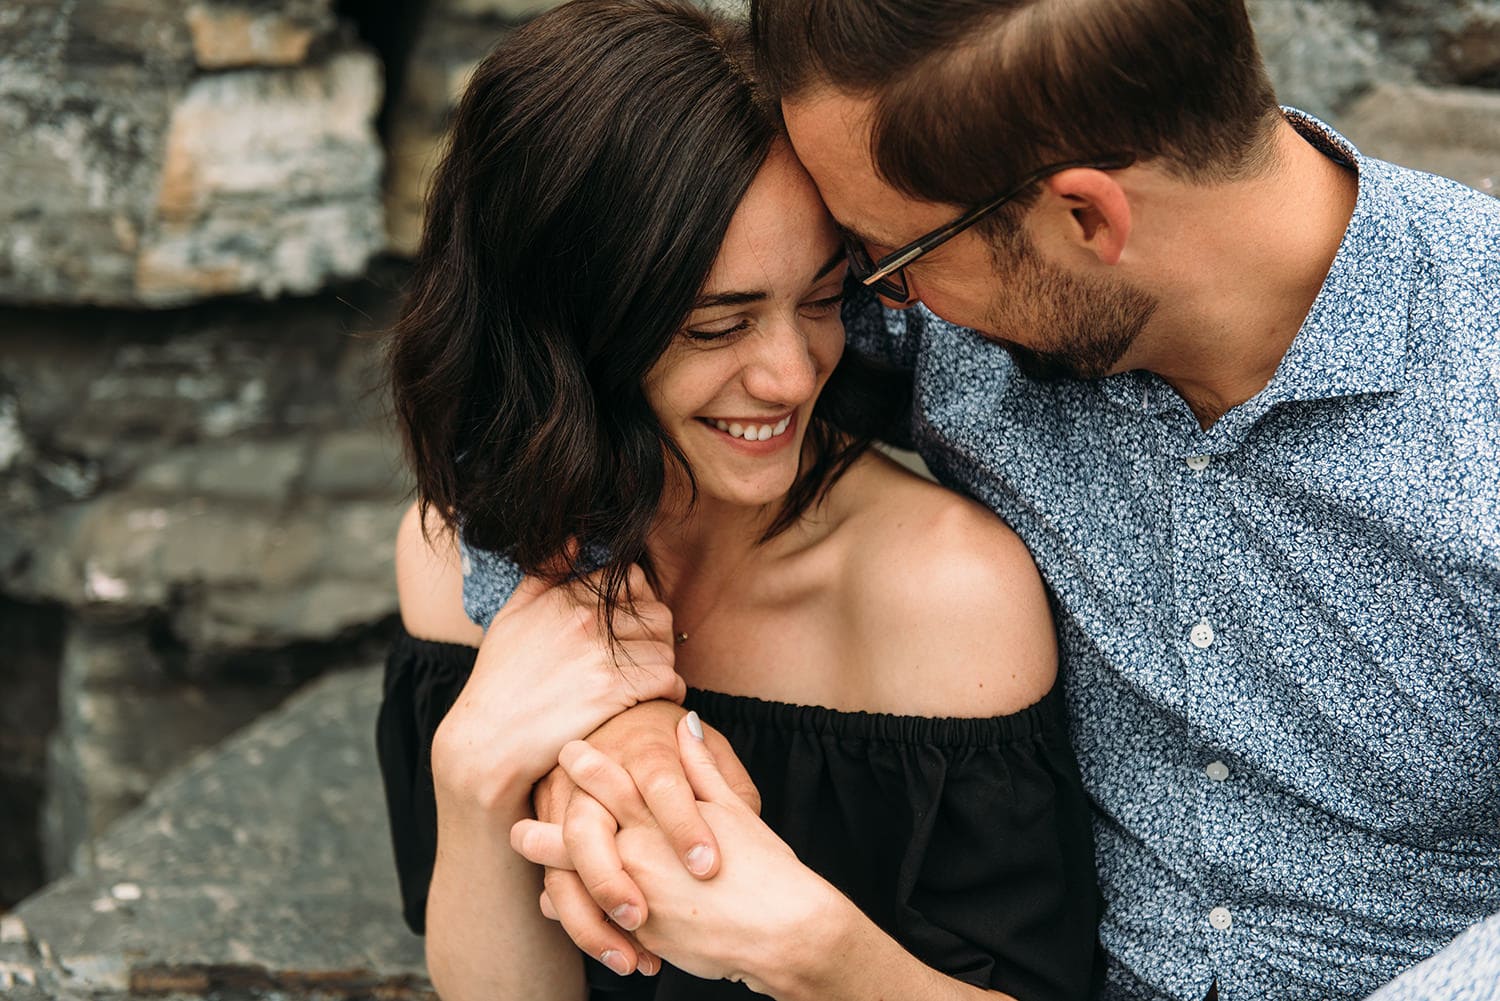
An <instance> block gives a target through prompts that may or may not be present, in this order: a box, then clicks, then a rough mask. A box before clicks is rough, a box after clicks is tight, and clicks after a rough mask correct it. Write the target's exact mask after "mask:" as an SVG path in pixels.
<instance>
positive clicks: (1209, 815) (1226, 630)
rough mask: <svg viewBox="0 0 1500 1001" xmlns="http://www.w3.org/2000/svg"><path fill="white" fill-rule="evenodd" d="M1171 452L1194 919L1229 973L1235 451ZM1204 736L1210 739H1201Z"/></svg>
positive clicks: (1214, 966)
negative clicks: (1230, 513)
mask: <svg viewBox="0 0 1500 1001" xmlns="http://www.w3.org/2000/svg"><path fill="white" fill-rule="evenodd" d="M1173 437H1174V438H1175V441H1174V443H1173V444H1172V446H1171V447H1170V448H1169V449H1168V450H1167V452H1166V461H1167V463H1168V466H1169V469H1168V471H1169V475H1168V476H1167V477H1166V479H1167V482H1169V483H1170V484H1171V489H1172V505H1171V508H1172V531H1173V551H1172V560H1173V566H1172V578H1173V584H1174V603H1173V615H1174V616H1175V620H1174V621H1172V622H1170V623H1166V624H1165V627H1166V628H1165V630H1164V631H1165V633H1166V634H1167V635H1168V636H1170V637H1172V638H1173V644H1174V647H1175V649H1176V653H1177V656H1179V657H1180V658H1181V660H1182V662H1183V665H1184V677H1185V679H1186V685H1187V687H1186V693H1185V707H1186V710H1187V715H1188V722H1189V724H1190V725H1189V727H1188V728H1187V729H1186V731H1185V732H1186V733H1187V734H1188V735H1189V739H1190V741H1191V743H1190V746H1188V747H1185V748H1184V749H1183V760H1182V766H1183V768H1184V775H1183V776H1182V791H1183V792H1182V794H1183V795H1184V796H1186V797H1188V798H1189V801H1190V811H1191V813H1192V814H1193V816H1194V817H1195V819H1196V831H1195V832H1194V833H1195V835H1196V842H1195V843H1196V849H1197V851H1196V854H1197V856H1198V858H1197V865H1198V868H1199V870H1200V872H1201V878H1200V880H1199V884H1200V892H1199V894H1198V895H1197V898H1196V900H1195V903H1194V906H1195V907H1196V908H1197V909H1198V912H1199V913H1197V914H1195V915H1193V916H1192V919H1191V923H1192V925H1193V926H1194V927H1196V928H1197V929H1198V935H1197V941H1198V942H1199V943H1200V949H1201V952H1202V954H1203V955H1204V956H1205V957H1206V960H1207V965H1208V967H1209V969H1210V971H1212V972H1214V973H1215V974H1216V975H1218V976H1220V977H1222V976H1223V975H1224V972H1225V971H1226V970H1228V969H1230V968H1231V966H1232V965H1233V954H1234V942H1235V938H1236V932H1235V907H1234V901H1233V900H1231V899H1230V895H1229V887H1228V885H1227V884H1226V881H1225V880H1224V879H1223V875H1224V872H1225V868H1224V862H1225V854H1224V853H1225V841H1226V838H1227V836H1228V835H1229V832H1227V831H1226V830H1225V829H1224V817H1225V810H1224V809H1223V797H1224V795H1225V794H1226V791H1227V785H1228V784H1229V783H1231V782H1233V781H1234V775H1233V770H1232V768H1231V765H1230V762H1229V755H1228V754H1227V753H1226V752H1225V751H1224V750H1223V748H1224V746H1225V743H1227V738H1228V737H1229V735H1228V734H1224V735H1221V736H1220V738H1219V742H1218V743H1217V746H1216V740H1215V734H1214V732H1213V728H1214V726H1216V725H1218V723H1219V721H1222V720H1224V719H1225V718H1226V717H1227V714H1226V713H1224V712H1221V711H1219V707H1218V704H1217V699H1218V697H1219V696H1218V692H1219V688H1218V678H1219V675H1220V668H1221V665H1222V664H1223V662H1224V660H1225V658H1226V657H1228V656H1229V649H1228V644H1229V642H1230V640H1231V638H1232V635H1233V630H1234V626H1235V624H1234V623H1232V622H1229V621H1227V620H1226V618H1225V613H1226V609H1227V607H1228V606H1227V604H1226V603H1225V602H1224V601H1222V600H1221V590H1222V588H1221V585H1220V581H1221V579H1222V576H1221V573H1220V572H1219V571H1218V569H1217V568H1221V567H1222V566H1223V562H1224V559H1225V556H1226V554H1225V553H1223V552H1221V551H1220V550H1221V549H1222V547H1223V543H1222V541H1221V540H1222V537H1223V536H1222V532H1220V531H1217V530H1216V529H1218V528H1219V527H1220V525H1221V523H1222V517H1221V516H1220V514H1219V505H1218V504H1217V503H1216V502H1215V496H1216V490H1217V484H1218V476H1217V467H1220V466H1222V465H1223V464H1224V463H1225V462H1227V461H1229V458H1230V457H1229V456H1228V455H1224V454H1215V451H1214V448H1213V446H1211V445H1210V443H1209V442H1208V440H1207V436H1205V435H1203V434H1201V433H1193V434H1192V435H1190V436H1189V437H1188V439H1187V440H1186V441H1184V440H1183V439H1182V438H1180V437H1176V436H1173ZM1195 734H1202V735H1203V741H1202V742H1201V743H1200V742H1199V741H1197V740H1195V739H1193V735H1195ZM1232 993H1233V992H1232V987H1231V985H1226V984H1221V985H1220V997H1221V998H1223V999H1224V1001H1229V998H1230V996H1231V995H1232Z"/></svg>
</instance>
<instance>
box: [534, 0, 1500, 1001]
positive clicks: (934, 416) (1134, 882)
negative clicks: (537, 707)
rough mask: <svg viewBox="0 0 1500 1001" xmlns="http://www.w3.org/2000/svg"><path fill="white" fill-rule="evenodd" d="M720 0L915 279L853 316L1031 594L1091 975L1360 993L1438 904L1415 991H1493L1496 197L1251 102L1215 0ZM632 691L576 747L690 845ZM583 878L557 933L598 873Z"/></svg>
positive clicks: (692, 829)
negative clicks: (1073, 771)
mask: <svg viewBox="0 0 1500 1001" xmlns="http://www.w3.org/2000/svg"><path fill="white" fill-rule="evenodd" d="M752 18H753V24H754V29H755V34H756V41H757V44H758V46H759V49H760V53H761V56H762V59H763V63H764V66H765V68H766V73H765V76H766V80H767V83H768V85H769V86H770V87H771V88H772V89H773V90H774V91H775V93H776V96H777V97H778V98H779V99H780V100H781V102H782V107H783V110H784V113H785V118H786V123H787V128H788V132H789V135H790V137H791V140H792V143H793V146H794V147H795V149H796V151H797V153H798V155H799V157H801V159H802V160H803V162H804V163H805V165H806V166H807V168H808V170H809V172H810V173H811V174H812V176H813V178H814V179H815V181H816V182H817V184H818V186H819V189H820V190H821V192H822V194H823V197H824V199H825V201H826V202H827V204H828V207H829V209H830V210H831V211H832V213H833V214H834V216H835V217H836V218H837V219H838V221H839V222H840V224H841V225H842V226H843V227H844V229H845V230H846V231H847V233H848V234H849V242H850V252H851V259H852V260H853V262H854V265H855V272H856V275H857V276H859V277H860V278H862V279H863V280H864V281H865V282H866V284H867V285H869V286H871V287H872V288H873V289H874V290H876V291H877V292H879V293H880V294H881V296H882V297H884V298H885V299H886V301H887V303H888V304H889V305H892V306H903V307H913V306H914V304H917V303H920V305H915V308H909V309H908V310H907V311H906V312H905V313H904V314H903V313H900V312H892V311H882V310H880V309H878V308H876V307H874V305H873V303H866V304H864V305H863V306H859V305H856V307H855V308H853V309H851V311H850V312H849V314H848V315H847V316H846V320H847V322H848V326H849V330H850V337H851V345H852V346H854V347H855V348H857V349H863V350H866V351H870V352H873V353H875V354H878V355H881V356H883V357H885V358H887V359H888V360H892V361H896V362H898V363H902V364H906V365H908V366H910V367H912V368H913V370H914V372H915V378H916V385H917V400H918V408H917V412H916V413H915V414H914V416H913V437H914V441H915V444H916V445H917V447H918V448H919V449H920V451H921V452H922V454H923V455H924V457H925V458H926V459H927V461H928V464H929V465H930V466H931V468H932V469H933V471H934V472H935V474H936V475H937V476H938V478H939V479H941V480H942V481H944V482H945V483H947V484H949V485H952V486H954V487H957V488H959V489H962V490H965V491H967V492H969V493H971V494H972V495H974V496H976V497H978V498H979V499H981V500H983V501H984V502H986V503H987V504H989V505H990V506H991V507H992V508H993V509H994V510H995V511H996V512H997V513H998V514H999V515H1000V516H1002V517H1003V518H1005V519H1006V520H1007V521H1008V522H1009V523H1010V524H1011V525H1012V526H1013V527H1014V528H1015V529H1016V531H1017V532H1018V533H1019V534H1020V535H1021V537H1022V538H1023V539H1024V540H1025V541H1026V543H1027V545H1028V546H1029V548H1030V549H1031V550H1032V553H1033V555H1034V556H1035V558H1036V560H1037V563H1038V565H1039V566H1040V567H1041V570H1042V572H1043V575H1044V577H1045V578H1046V580H1047V583H1048V585H1049V587H1050V589H1051V590H1052V592H1053V596H1054V599H1055V603H1056V612H1057V621H1058V627H1059V630H1060V637H1061V642H1062V650H1063V655H1064V664H1065V672H1066V685H1067V692H1068V697H1069V704H1070V711H1071V714H1072V719H1073V721H1074V731H1073V732H1074V738H1075V741H1076V743H1077V749H1078V754H1079V759H1080V764H1081V766H1082V768H1083V774H1084V778H1085V782H1086V784H1087V785H1088V788H1089V791H1090V794H1091V795H1092V797H1093V798H1094V803H1095V806H1096V824H1095V834H1096V841H1097V852H1098V858H1099V868H1100V876H1101V881H1102V885H1103V889H1104V893H1105V898H1106V902H1107V908H1106V914H1105V918H1104V922H1103V926H1102V928H1101V937H1102V940H1103V943H1104V946H1105V948H1106V950H1107V952H1108V953H1109V956H1110V960H1111V962H1110V970H1109V984H1108V987H1107V989H1106V996H1107V997H1110V998H1174V999H1184V1001H1185V999H1196V998H1202V997H1205V995H1207V996H1210V997H1212V996H1215V994H1217V996H1219V997H1223V998H1225V999H1238V998H1250V997H1255V998H1268V999H1292V998H1335V997H1337V998H1357V997H1363V996H1365V995H1367V994H1369V993H1370V991H1372V990H1374V989H1376V988H1377V987H1378V986H1379V985H1380V984H1382V983H1383V982H1385V981H1387V980H1390V979H1391V978H1392V977H1394V976H1396V975H1397V974H1398V973H1399V972H1400V971H1402V970H1403V969H1405V968H1407V967H1411V966H1412V965H1414V964H1416V963H1418V962H1419V961H1421V960H1422V959H1423V958H1424V957H1427V956H1429V955H1431V954H1433V953H1438V952H1440V951H1441V950H1442V949H1443V948H1444V946H1445V945H1446V944H1447V943H1448V942H1450V940H1453V939H1455V937H1457V936H1460V935H1461V934H1462V933H1464V932H1465V929H1470V928H1471V926H1473V927H1472V930H1470V931H1469V932H1468V933H1467V934H1466V935H1464V937H1463V939H1462V941H1461V943H1459V944H1458V945H1457V946H1455V951H1454V952H1453V953H1451V954H1449V957H1448V958H1445V957H1444V956H1441V955H1440V956H1438V957H1437V958H1436V959H1434V960H1433V961H1432V962H1431V963H1429V964H1427V965H1425V966H1424V967H1423V970H1425V971H1426V974H1425V975H1426V976H1427V977H1428V979H1427V980H1425V981H1424V982H1426V983H1433V982H1443V983H1444V984H1446V986H1445V987H1444V988H1443V989H1442V990H1443V993H1442V994H1441V995H1440V996H1445V997H1466V998H1481V997H1495V996H1500V993H1497V992H1500V989H1497V988H1496V987H1495V984H1496V983H1497V982H1500V970H1497V967H1500V958H1497V954H1500V921H1495V920H1491V921H1489V922H1487V923H1481V922H1484V919H1485V918H1486V916H1487V915H1490V914H1493V913H1496V912H1500V527H1497V525H1500V461H1497V460H1500V203H1497V202H1495V201H1493V200H1491V199H1489V198H1487V197H1485V196H1481V195H1479V194H1477V193H1474V192H1471V191H1468V190H1467V189H1463V188H1461V187H1460V186H1458V185H1456V184H1453V183H1451V182H1447V181H1442V180H1439V179H1435V178H1431V177H1428V176H1426V175H1421V174H1417V173H1415V172H1411V171H1407V170H1403V169H1401V168H1397V167H1393V166H1391V165H1389V164H1384V163H1380V162H1378V161H1374V160H1370V159H1367V158H1364V157H1362V156H1361V155H1360V154H1359V153H1358V152H1357V151H1356V150H1355V149H1354V148H1353V147H1352V146H1350V145H1349V144H1348V143H1347V142H1346V141H1345V140H1343V139H1342V138H1341V137H1339V136H1337V135H1336V134H1334V133H1333V132H1332V131H1331V130H1329V129H1328V128H1327V127H1326V126H1324V125H1322V124H1321V123H1319V122H1317V121H1315V120H1313V119H1311V118H1309V117H1307V116H1305V115H1302V114H1300V113H1297V112H1292V111H1286V112H1283V111H1280V110H1279V109H1277V107H1276V105H1275V101H1274V97H1273V94H1272V90H1271V87H1270V85H1269V83H1268V82H1267V79H1266V76H1265V73H1264V70H1263V68H1262V66H1261V63H1260V60H1259V56H1258V54H1257V52H1256V49H1255V44H1254V38H1253V35H1252V33H1251V29H1250V26H1249V21H1248V18H1247V17H1246V14H1245V11H1244V8H1243V4H1242V3H1240V2H1238V0H1132V2H1131V3H1125V4H1122V3H1119V2H1117V0H989V2H984V0H814V2H812V3H811V5H809V0H758V2H757V3H755V5H754V7H753V13H752ZM963 328H969V329H963ZM996 345H1000V347H997V346H996ZM1001 348H1003V349H1004V350H1002V349H1001ZM639 720H640V721H639V722H638V723H637V722H634V721H633V719H632V717H631V716H630V714H627V716H625V717H622V718H621V719H619V720H617V721H616V723H615V724H612V725H611V727H612V729H611V733H610V734H608V735H604V736H603V737H602V738H601V741H600V743H601V744H602V745H605V746H613V747H618V748H622V750H621V752H620V755H621V756H622V757H623V758H625V759H626V764H627V766H628V767H630V768H631V769H632V771H633V773H634V774H635V775H636V778H637V784H638V785H639V786H640V787H641V788H642V789H643V790H646V791H647V799H648V800H649V801H651V802H652V805H653V807H655V808H656V809H657V812H658V815H659V816H661V817H662V818H663V826H664V828H665V829H666V830H668V831H669V832H670V833H671V835H672V837H673V840H674V843H675V844H677V845H678V846H679V847H680V848H681V849H682V850H683V852H684V856H685V857H686V854H687V851H688V849H689V848H691V847H693V846H695V845H702V846H706V847H707V849H708V850H709V851H711V850H712V839H711V836H709V835H708V834H707V833H706V831H705V829H704V827H703V825H702V824H701V821H697V820H696V818H695V816H694V815H693V813H692V810H691V806H690V804H685V802H684V794H683V793H682V791H681V787H680V785H674V784H673V781H674V780H673V776H674V774H675V772H674V766H673V764H672V762H671V761H670V760H668V759H669V755H668V754H666V753H665V752H661V753H656V752H653V751H651V750H650V749H651V748H653V747H655V748H658V749H660V748H663V747H665V746H666V745H665V744H664V743H663V742H662V741H661V740H656V739H655V738H653V737H652V736H651V734H652V733H653V732H657V731H660V730H661V727H660V726H658V725H656V724H653V722H652V719H651V717H650V712H648V711H641V712H640V714H639ZM653 726H656V730H655V731H653ZM567 796H568V790H567V789H566V788H564V787H563V785H562V784H557V785H554V786H553V787H552V788H551V789H549V790H548V791H547V795H546V796H544V797H543V800H544V802H543V807H542V808H543V812H544V813H557V814H558V815H560V811H561V809H562V807H561V806H560V805H555V806H554V805H553V804H560V803H561V802H562V801H564V800H565V799H566V798H567ZM688 798H690V797H688ZM583 813H584V814H585V815H586V811H583ZM579 826H580V827H586V826H587V825H585V824H583V823H582V821H580V822H579ZM588 838H589V835H588V834H584V833H581V834H577V835H575V836H573V837H571V838H570V843H575V844H581V843H584V842H586V841H587V840H588ZM595 854H597V853H595ZM697 858H698V860H699V861H701V860H702V853H701V852H700V853H699V854H698V856H697ZM585 877H586V881H587V882H588V884H589V885H591V886H596V887H607V888H608V889H605V890H601V891H600V892H597V893H596V897H597V898H599V899H598V903H597V904H593V903H590V902H587V901H586V900H583V898H582V894H581V893H580V892H579V891H578V888H577V887H576V886H574V885H573V884H571V883H569V882H568V881H567V880H566V879H562V878H554V879H552V880H549V883H548V886H549V891H552V890H553V889H554V888H556V893H554V894H553V895H554V898H557V897H566V898H567V900H568V902H567V903H566V904H560V903H559V901H558V900H557V899H554V901H553V903H554V906H556V907H557V910H558V911H559V913H560V914H561V916H562V917H563V919H564V922H565V924H569V925H570V930H571V929H572V928H574V927H578V926H580V925H581V924H583V923H584V922H585V921H587V920H594V921H597V916H598V914H599V909H600V907H602V908H603V910H604V911H605V912H606V913H608V912H612V911H613V910H614V909H615V908H616V907H617V906H618V905H619V903H620V901H621V900H622V899H624V897H625V896H626V895H628V892H629V891H628V889H625V890H622V889H621V887H622V886H624V885H625V883H624V881H622V880H621V879H620V878H618V877H617V876H616V874H611V873H609V872H608V871H607V867H605V871H598V870H597V869H596V871H594V872H586V873H585ZM581 901H582V902H581ZM585 913H588V914H589V916H587V917H585V916H582V915H584V914H585ZM575 937H576V936H575ZM1460 948H1461V950H1462V951H1459V950H1460ZM1434 968H1436V969H1437V970H1438V973H1437V975H1436V979H1435V980H1434V979H1432V974H1433V969H1434ZM1414 976H1415V974H1414ZM1415 982H1416V981H1415V980H1408V981H1406V982H1404V984H1403V982H1398V983H1397V984H1394V985H1391V986H1390V987H1388V988H1387V991H1389V992H1391V993H1390V996H1401V997H1410V996H1420V994H1419V993H1412V992H1413V991H1419V990H1420V988H1416V987H1413V986H1412V985H1413V984H1414V983H1415ZM1403 991H1404V992H1406V993H1400V992H1403Z"/></svg>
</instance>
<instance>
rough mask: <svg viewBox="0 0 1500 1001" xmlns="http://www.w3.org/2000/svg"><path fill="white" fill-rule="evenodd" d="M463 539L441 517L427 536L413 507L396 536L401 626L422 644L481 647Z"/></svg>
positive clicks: (433, 519)
mask: <svg viewBox="0 0 1500 1001" xmlns="http://www.w3.org/2000/svg"><path fill="white" fill-rule="evenodd" d="M463 587H464V578H463V570H462V567H461V563H460V560H459V554H458V538H457V536H455V535H454V533H453V530H452V529H451V528H449V527H448V525H447V523H446V522H444V521H443V520H442V519H441V518H440V517H438V515H437V514H436V512H429V513H428V517H427V531H426V532H423V531H422V516H421V514H420V513H419V512H418V510H417V505H415V504H413V505H412V506H411V507H410V508H409V509H408V510H407V512H406V514H405V515H404V516H403V517H402V519H401V527H400V528H399V529H397V530H396V595H397V598H398V599H399V601H400V604H401V624H402V625H403V626H405V627H406V631H407V632H408V633H410V634H411V635H412V636H415V637H417V638H418V639H425V640H436V641H438V642H441V643H462V644H464V645H466V646H478V645H479V641H480V640H481V639H483V638H484V630H483V629H481V628H480V627H479V626H478V625H476V624H475V623H473V622H471V621H470V620H469V617H468V616H467V615H465V614H464V602H463Z"/></svg>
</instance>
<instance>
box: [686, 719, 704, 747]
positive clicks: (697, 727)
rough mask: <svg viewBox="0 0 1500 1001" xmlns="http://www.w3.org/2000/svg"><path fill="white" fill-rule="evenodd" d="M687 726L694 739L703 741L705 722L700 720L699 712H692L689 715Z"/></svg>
mask: <svg viewBox="0 0 1500 1001" xmlns="http://www.w3.org/2000/svg"><path fill="white" fill-rule="evenodd" d="M687 724H688V733H690V734H692V735H693V736H694V737H697V738H698V739H699V740H702V739H703V721H702V720H701V719H699V718H698V714H697V712H690V713H688V714H687Z"/></svg>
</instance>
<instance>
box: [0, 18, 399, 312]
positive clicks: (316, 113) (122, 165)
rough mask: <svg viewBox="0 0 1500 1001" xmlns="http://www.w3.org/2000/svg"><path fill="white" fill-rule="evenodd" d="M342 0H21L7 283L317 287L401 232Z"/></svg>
mask: <svg viewBox="0 0 1500 1001" xmlns="http://www.w3.org/2000/svg"><path fill="white" fill-rule="evenodd" d="M350 38H351V36H350V35H349V33H348V32H347V31H344V30H340V27H339V24H338V22H337V21H336V20H335V18H334V16H333V12H332V8H331V0H281V2H278V3H274V4H264V3H259V2H255V0H160V2H142V0H63V2H54V0H8V2H7V4H6V6H5V7H4V8H3V9H0V135H3V136H5V142H4V143H0V174H3V175H5V176H6V177H7V179H8V183H6V184H5V185H3V186H0V220H3V222H4V227H3V232H4V235H3V236H0V300H4V301H10V302H20V303H61V304H74V303H81V302H82V303H95V304H106V305H137V306H142V305H143V306H166V305H173V304H177V303H184V302H191V301H194V300H198V299H202V298H206V297H210V296H215V295H225V294H231V293H240V292H255V293H258V294H260V295H262V296H267V297H270V296H275V295H279V294H282V293H286V292H302V293H306V292H312V291H315V290H317V289H319V288H321V287H322V286H324V285H325V284H326V283H327V282H328V281H329V280H330V279H334V278H339V277H345V278H347V277H351V276H354V275H358V274H360V273H361V271H362V270H363V268H364V266H365V264H366V262H367V261H368V260H369V259H370V258H371V256H373V255H374V254H375V253H377V252H378V251H380V249H381V248H382V246H383V244H384V236H383V232H382V227H381V217H380V208H379V201H378V198H377V192H378V188H379V179H380V173H381V167H382V163H383V157H382V152H381V147H380V143H379V140H378V138H377V136H376V134H375V131H374V129H373V127H372V120H373V114H374V112H375V110H376V109H377V108H378V106H379V103H380V94H381V75H380V66H379V64H378V62H377V61H376V59H375V57H374V56H373V55H372V54H371V53H369V52H366V51H363V50H362V49H360V48H359V47H358V46H357V45H355V44H354V43H353V42H352V41H351V40H350Z"/></svg>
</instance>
